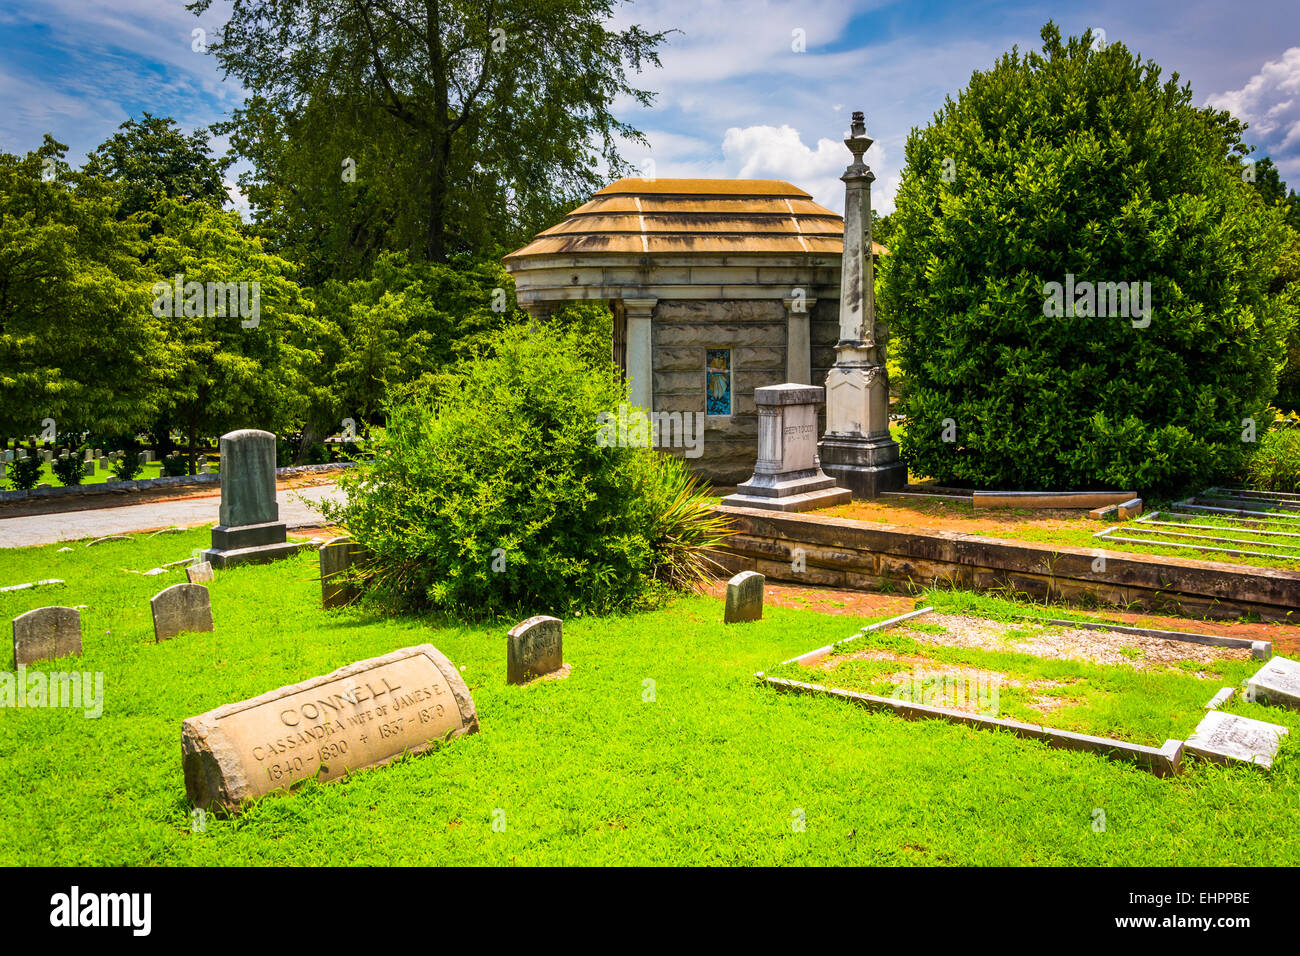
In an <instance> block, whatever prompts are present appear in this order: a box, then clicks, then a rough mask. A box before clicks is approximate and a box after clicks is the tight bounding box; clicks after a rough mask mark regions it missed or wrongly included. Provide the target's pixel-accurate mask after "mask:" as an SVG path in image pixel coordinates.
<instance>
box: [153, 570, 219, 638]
mask: <svg viewBox="0 0 1300 956" xmlns="http://www.w3.org/2000/svg"><path fill="white" fill-rule="evenodd" d="M149 607H150V608H151V609H152V611H153V632H154V640H156V641H166V640H169V639H170V638H173V637H175V636H176V635H177V634H184V633H186V632H190V631H197V632H205V631H206V632H210V631H211V630H212V602H211V598H210V597H209V596H208V589H207V588H205V587H204V586H203V585H201V584H173V585H172V586H171V587H169V588H167V589H166V590H165V591H159V592H158V593H157V594H155V595H154V596H153V597H152V598H151V599H150V601H149Z"/></svg>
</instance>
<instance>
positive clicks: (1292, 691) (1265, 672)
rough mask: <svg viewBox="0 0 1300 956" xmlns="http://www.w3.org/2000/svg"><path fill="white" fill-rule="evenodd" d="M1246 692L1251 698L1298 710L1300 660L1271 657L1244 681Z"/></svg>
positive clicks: (1299, 701) (1299, 706)
mask: <svg viewBox="0 0 1300 956" xmlns="http://www.w3.org/2000/svg"><path fill="white" fill-rule="evenodd" d="M1246 694H1247V696H1249V697H1250V698H1251V699H1252V700H1258V701H1263V702H1264V703H1267V704H1272V705H1274V706H1277V707H1289V708H1291V709H1292V710H1300V662H1297V661H1293V660H1291V659H1290V658H1287V657H1275V658H1273V659H1272V660H1270V661H1269V662H1268V663H1267V664H1265V665H1264V666H1263V667H1261V668H1260V669H1259V670H1257V671H1256V672H1255V673H1254V674H1253V675H1251V677H1250V679H1249V680H1248V681H1246Z"/></svg>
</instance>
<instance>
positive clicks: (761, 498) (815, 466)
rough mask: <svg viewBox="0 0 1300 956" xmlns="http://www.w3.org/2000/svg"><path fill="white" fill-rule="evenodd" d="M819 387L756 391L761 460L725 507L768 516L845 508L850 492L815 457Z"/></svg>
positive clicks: (822, 391)
mask: <svg viewBox="0 0 1300 956" xmlns="http://www.w3.org/2000/svg"><path fill="white" fill-rule="evenodd" d="M824 394H825V389H823V388H822V387H821V386H820V385H796V384H794V383H790V384H787V385H765V386H763V387H762V388H756V389H754V407H755V409H756V410H757V412H758V460H757V461H755V462H754V476H753V477H752V478H750V479H749V481H747V482H745V483H744V484H742V485H738V486H737V487H736V493H735V494H734V495H728V496H727V497H725V498H723V499H722V503H723V504H724V505H735V506H736V507H739V508H763V509H766V510H769V511H809V510H811V509H813V508H828V507H830V506H831V505H838V504H843V503H844V502H846V501H848V500H849V498H850V495H849V492H848V491H847V490H845V489H843V488H836V487H835V479H834V478H829V477H827V476H826V474H825V473H823V472H822V469H821V463H820V462H819V460H818V458H817V406H818V405H820V404H821V402H822V396H823V395H824Z"/></svg>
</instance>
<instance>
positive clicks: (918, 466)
mask: <svg viewBox="0 0 1300 956" xmlns="http://www.w3.org/2000/svg"><path fill="white" fill-rule="evenodd" d="M1042 36H1043V40H1044V50H1043V52H1042V53H1041V54H1039V53H1029V54H1026V55H1021V54H1020V53H1019V52H1018V51H1014V50H1013V51H1012V52H1011V53H1008V54H1006V55H1005V56H1003V57H1002V58H1001V59H1000V60H999V61H998V62H997V64H996V65H995V66H994V68H993V69H992V70H990V71H988V72H977V73H976V74H975V75H974V76H973V77H972V78H971V82H970V85H969V86H968V87H967V88H966V89H965V90H964V91H963V92H962V93H961V94H960V96H959V97H958V98H957V100H956V101H953V100H951V99H950V100H948V101H947V102H946V103H945V105H944V107H943V108H942V109H941V110H940V111H939V112H938V113H937V114H936V115H935V117H934V121H933V122H932V123H931V124H930V125H929V126H927V127H926V128H924V129H918V130H914V131H913V133H912V134H911V135H910V136H909V137H908V141H907V147H906V168H905V170H904V172H903V176H902V182H901V185H900V188H899V192H898V196H897V210H896V212H895V213H894V214H893V215H892V216H891V217H890V220H891V230H892V232H891V235H890V239H891V242H890V250H891V255H889V256H886V257H883V259H882V262H881V266H880V272H881V277H880V301H881V310H882V314H883V315H886V316H888V317H889V318H890V320H891V321H892V322H893V323H894V327H895V330H896V331H897V333H898V338H899V340H900V345H901V349H900V352H899V359H900V364H901V366H902V370H903V372H904V378H905V385H904V389H903V398H902V402H903V407H904V408H905V410H906V413H907V415H908V427H907V431H906V438H905V441H904V449H903V450H904V454H905V456H906V458H907V460H908V466H909V469H910V470H911V471H912V472H913V473H914V474H918V475H927V476H930V477H933V478H936V479H940V480H941V481H944V482H950V483H954V484H965V485H968V486H975V487H986V488H1001V489H1041V490H1052V489H1056V490H1062V489H1089V488H1107V487H1110V488H1123V489H1138V490H1146V491H1168V490H1176V489H1179V488H1182V487H1186V486H1189V485H1194V484H1196V483H1199V482H1206V481H1210V480H1216V479H1217V478H1218V477H1220V476H1230V475H1234V474H1236V475H1239V474H1241V472H1242V469H1243V466H1244V464H1245V458H1246V455H1247V453H1248V452H1249V450H1250V445H1249V444H1248V441H1247V440H1243V439H1244V436H1245V435H1247V434H1249V433H1250V432H1251V429H1252V427H1253V425H1254V423H1259V425H1260V427H1262V425H1263V423H1264V422H1265V421H1267V420H1268V419H1267V416H1266V414H1265V410H1266V408H1267V406H1268V402H1269V399H1270V397H1271V396H1272V395H1273V394H1274V391H1275V388H1276V381H1277V369H1278V367H1279V366H1280V364H1281V361H1282V350H1283V339H1284V337H1285V332H1286V327H1287V326H1288V324H1289V321H1288V315H1289V313H1288V311H1287V310H1288V308H1289V307H1288V306H1287V305H1286V304H1285V303H1284V302H1283V301H1282V300H1281V299H1280V298H1279V296H1277V295H1274V294H1271V293H1270V292H1269V288H1268V286H1269V281H1270V276H1271V274H1272V272H1273V269H1274V266H1275V264H1276V262H1277V258H1278V255H1279V251H1280V250H1281V248H1282V244H1283V241H1284V238H1285V232H1284V227H1283V225H1282V222H1281V218H1280V214H1278V213H1277V212H1276V210H1272V209H1268V208H1266V207H1265V206H1264V204H1263V203H1262V202H1261V201H1260V199H1259V197H1258V195H1257V194H1256V191H1255V190H1254V189H1252V188H1250V186H1249V184H1248V183H1246V182H1243V180H1242V176H1241V169H1242V165H1241V160H1240V157H1241V156H1242V155H1244V153H1245V147H1244V146H1242V144H1241V139H1240V134H1241V131H1242V126H1241V124H1240V123H1238V122H1237V121H1236V120H1233V119H1232V118H1231V117H1230V116H1229V115H1228V114H1227V113H1225V112H1217V111H1214V110H1210V109H1199V108H1196V107H1194V106H1193V105H1192V93H1191V90H1190V88H1188V87H1179V86H1178V84H1177V77H1176V76H1174V77H1173V78H1171V79H1169V80H1168V81H1167V82H1164V83H1162V82H1161V81H1160V71H1159V68H1158V67H1156V66H1155V65H1154V64H1152V63H1150V62H1149V61H1148V62H1147V63H1143V62H1141V61H1140V60H1139V58H1138V57H1136V56H1134V55H1132V54H1130V53H1129V51H1128V50H1127V49H1126V48H1125V47H1124V46H1123V45H1122V44H1119V43H1112V44H1110V45H1109V46H1104V47H1101V48H1099V49H1094V48H1093V44H1092V42H1091V37H1090V35H1088V34H1085V36H1084V37H1082V38H1077V37H1076V38H1070V39H1069V40H1068V41H1066V42H1062V40H1061V38H1060V33H1059V31H1058V30H1057V28H1056V27H1055V26H1054V25H1053V24H1050V23H1049V24H1048V25H1047V26H1046V27H1044V28H1043V31H1042ZM1070 282H1073V283H1075V292H1076V296H1080V297H1081V298H1079V299H1077V300H1076V303H1075V308H1073V309H1066V308H1064V307H1065V305H1066V304H1067V303H1066V302H1065V301H1064V300H1065V289H1066V287H1067V284H1068V283H1070ZM1085 282H1087V283H1093V284H1094V286H1093V292H1094V293H1095V294H1096V295H1095V297H1094V299H1093V302H1092V304H1091V308H1090V307H1089V302H1088V299H1087V296H1086V294H1085V293H1084V291H1083V290H1084V289H1086V288H1087V287H1086V286H1081V285H1079V283H1085ZM1121 282H1124V283H1136V284H1137V289H1138V297H1137V302H1136V303H1134V301H1133V300H1132V299H1130V300H1129V301H1128V303H1127V304H1128V306H1129V309H1128V314H1124V313H1123V309H1122V306H1123V305H1124V304H1125V303H1124V302H1123V301H1122V297H1121V296H1120V295H1119V294H1117V293H1119V291H1120V289H1119V287H1118V286H1115V287H1107V286H1104V285H1100V284H1109V283H1121ZM1050 283H1058V284H1059V285H1060V289H1059V290H1058V289H1056V288H1055V287H1053V286H1051V285H1050ZM1146 283H1149V286H1145V285H1144V284H1146ZM1145 288H1149V290H1150V297H1149V300H1148V299H1146V298H1145V292H1144V291H1143V290H1144V289H1145ZM1135 304H1136V306H1137V309H1136V310H1135V309H1134V308H1133V306H1134V305H1135ZM1147 304H1149V306H1150V309H1149V310H1147V309H1146V308H1144V306H1145V305H1147ZM1058 306H1059V308H1058ZM1103 311H1104V313H1105V314H1104V315H1103V314H1101V313H1102V312H1103ZM1117 312H1119V313H1120V314H1119V315H1116V313H1117ZM1089 313H1093V314H1089Z"/></svg>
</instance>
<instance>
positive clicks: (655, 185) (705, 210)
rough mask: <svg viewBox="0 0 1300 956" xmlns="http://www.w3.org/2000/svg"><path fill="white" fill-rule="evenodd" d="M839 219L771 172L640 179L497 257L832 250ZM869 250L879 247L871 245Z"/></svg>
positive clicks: (611, 189)
mask: <svg viewBox="0 0 1300 956" xmlns="http://www.w3.org/2000/svg"><path fill="white" fill-rule="evenodd" d="M843 243H844V220H843V218H842V217H840V216H838V215H836V214H835V213H833V212H831V210H829V209H827V208H826V207H824V206H821V205H819V204H818V203H816V202H814V201H813V198H812V196H810V195H809V194H808V193H806V192H804V191H803V190H802V189H799V188H798V187H797V186H793V185H791V184H790V183H787V182H782V181H781V180H779V179H641V178H638V177H629V178H626V179H620V180H618V181H617V182H615V183H612V184H610V185H609V186H606V187H605V188H604V189H602V190H600V191H599V192H597V193H596V194H595V195H594V196H592V197H591V200H590V201H589V202H586V203H584V204H583V205H581V206H579V207H578V208H577V209H575V210H574V211H573V212H571V213H569V215H568V216H566V217H565V218H564V220H563V221H561V222H559V223H557V224H556V225H554V226H552V227H551V228H549V229H546V230H543V231H542V232H540V233H538V234H537V236H536V238H534V239H533V241H532V242H530V243H529V244H528V245H526V246H524V247H523V248H522V249H518V250H516V251H515V252H512V253H510V254H509V255H508V256H506V257H505V261H506V262H507V263H515V262H517V261H518V260H521V259H529V258H534V257H539V256H569V255H581V256H590V255H611V256H644V255H656V254H659V255H672V256H679V255H688V256H689V255H695V254H698V255H704V256H719V255H752V254H762V253H774V254H779V255H785V256H789V255H791V254H794V255H798V254H809V255H816V256H839V255H840V252H841V249H842V247H843ZM872 250H873V252H874V253H876V254H877V255H879V254H881V253H883V252H884V251H885V250H884V247H883V246H881V245H879V244H878V243H873V244H872Z"/></svg>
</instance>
